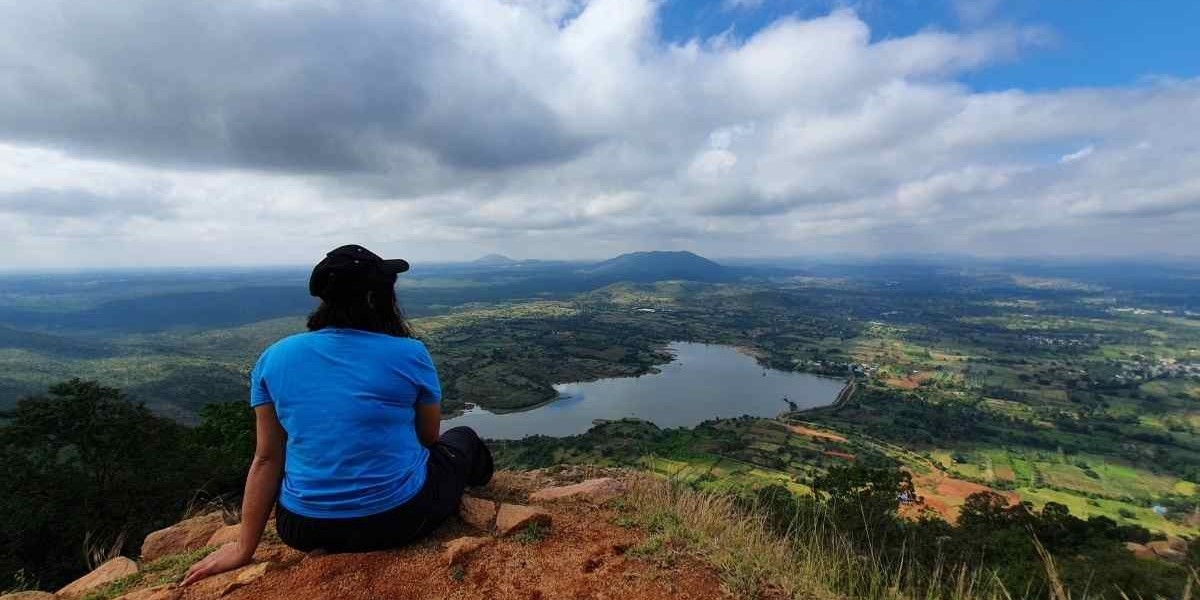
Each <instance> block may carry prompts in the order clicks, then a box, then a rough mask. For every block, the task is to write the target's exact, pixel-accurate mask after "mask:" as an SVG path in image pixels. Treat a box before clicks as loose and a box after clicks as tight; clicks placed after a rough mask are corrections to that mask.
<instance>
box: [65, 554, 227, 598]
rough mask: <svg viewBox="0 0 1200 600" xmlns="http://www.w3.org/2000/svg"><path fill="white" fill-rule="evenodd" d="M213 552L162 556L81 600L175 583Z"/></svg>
mask: <svg viewBox="0 0 1200 600" xmlns="http://www.w3.org/2000/svg"><path fill="white" fill-rule="evenodd" d="M214 550H216V548H215V547H211V546H206V547H204V548H200V549H198V550H193V551H191V552H187V553H184V554H175V555H172V556H164V557H162V558H160V559H158V560H156V561H154V562H152V563H149V564H146V565H143V566H142V567H141V570H139V571H138V572H137V573H134V574H132V575H128V576H126V577H122V578H121V579H118V580H116V581H114V582H112V583H110V584H108V585H106V586H104V587H102V588H100V589H98V590H94V591H92V592H89V593H88V594H87V595H86V596H84V598H83V600H111V599H112V598H116V597H118V596H121V595H123V594H126V593H129V592H131V591H133V590H135V589H138V588H143V587H153V586H156V585H162V584H164V583H175V582H177V581H179V580H180V579H183V576H184V574H185V573H187V570H188V569H189V568H190V567H191V566H192V565H193V564H195V563H196V562H198V561H199V560H200V559H202V558H204V557H205V556H208V555H209V554H210V553H212V552H213V551H214Z"/></svg>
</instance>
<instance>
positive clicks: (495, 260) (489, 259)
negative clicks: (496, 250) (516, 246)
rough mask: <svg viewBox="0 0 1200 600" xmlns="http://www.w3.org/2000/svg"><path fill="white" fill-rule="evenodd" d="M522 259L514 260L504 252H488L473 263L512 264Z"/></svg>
mask: <svg viewBox="0 0 1200 600" xmlns="http://www.w3.org/2000/svg"><path fill="white" fill-rule="evenodd" d="M518 262H520V261H517V260H513V259H511V258H509V257H507V256H505V255H503V254H488V255H486V256H482V257H480V258H477V259H475V260H474V261H473V262H472V264H476V265H511V264H515V263H518Z"/></svg>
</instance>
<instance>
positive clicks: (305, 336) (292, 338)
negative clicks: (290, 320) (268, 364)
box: [263, 331, 316, 355]
mask: <svg viewBox="0 0 1200 600" xmlns="http://www.w3.org/2000/svg"><path fill="white" fill-rule="evenodd" d="M314 341H316V332H313V331H304V332H301V333H293V334H292V335H289V336H287V337H284V338H281V339H279V340H277V341H276V342H275V343H274V344H271V345H270V346H267V349H266V350H263V354H264V355H265V354H268V353H280V352H288V351H290V350H293V349H295V348H301V347H306V346H309V345H311V344H312V343H313V342H314Z"/></svg>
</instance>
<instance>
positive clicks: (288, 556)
mask: <svg viewBox="0 0 1200 600" xmlns="http://www.w3.org/2000/svg"><path fill="white" fill-rule="evenodd" d="M303 559H304V553H303V552H301V551H299V550H297V549H295V548H292V547H289V546H285V545H283V544H259V545H258V550H256V551H255V552H254V560H255V561H256V562H272V563H275V564H277V565H280V566H289V565H294V564H296V563H298V562H300V561H301V560H303Z"/></svg>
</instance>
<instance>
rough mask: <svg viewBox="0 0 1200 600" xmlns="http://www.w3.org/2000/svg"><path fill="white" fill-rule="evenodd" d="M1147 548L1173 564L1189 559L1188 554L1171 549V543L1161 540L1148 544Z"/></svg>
mask: <svg viewBox="0 0 1200 600" xmlns="http://www.w3.org/2000/svg"><path fill="white" fill-rule="evenodd" d="M1146 547H1147V548H1150V549H1151V550H1153V551H1154V553H1155V554H1157V555H1158V557H1159V558H1161V559H1163V560H1167V561H1171V562H1173V563H1181V562H1183V561H1184V559H1186V558H1187V554H1184V553H1183V552H1180V551H1178V550H1176V549H1174V548H1172V547H1171V542H1169V541H1166V540H1159V541H1156V542H1147V543H1146Z"/></svg>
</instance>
